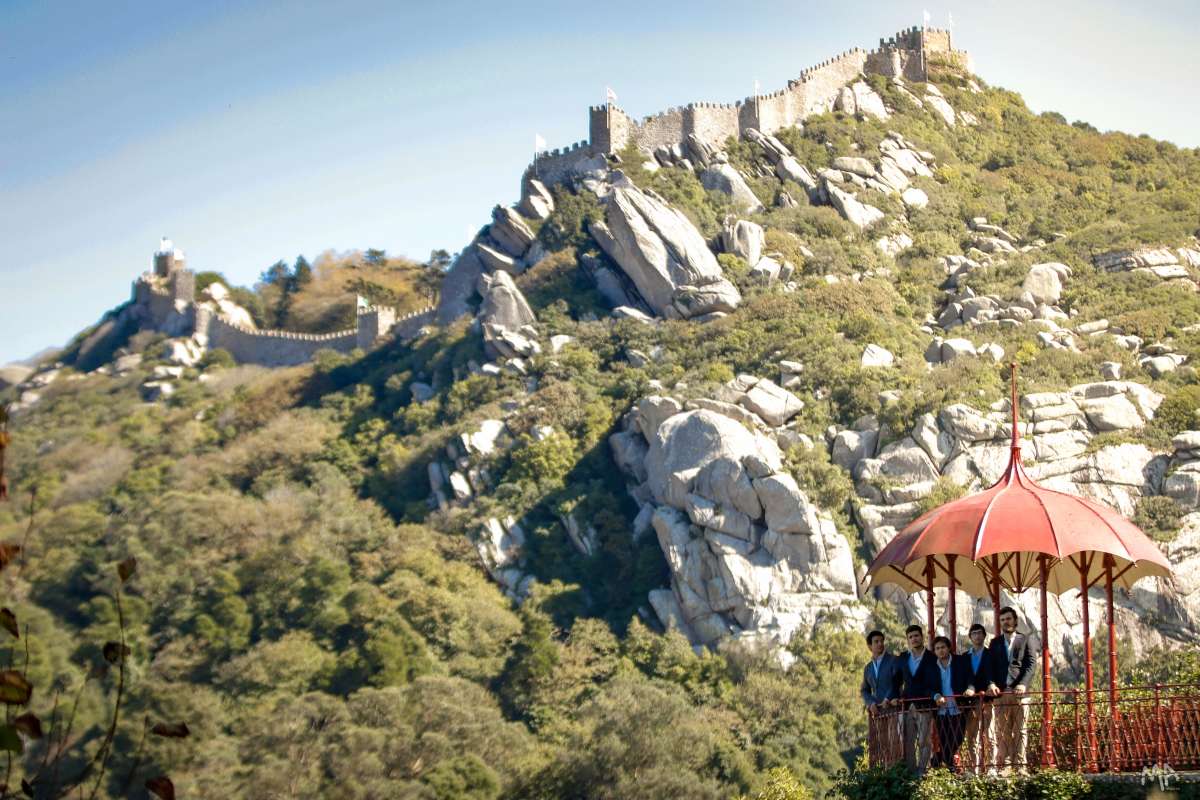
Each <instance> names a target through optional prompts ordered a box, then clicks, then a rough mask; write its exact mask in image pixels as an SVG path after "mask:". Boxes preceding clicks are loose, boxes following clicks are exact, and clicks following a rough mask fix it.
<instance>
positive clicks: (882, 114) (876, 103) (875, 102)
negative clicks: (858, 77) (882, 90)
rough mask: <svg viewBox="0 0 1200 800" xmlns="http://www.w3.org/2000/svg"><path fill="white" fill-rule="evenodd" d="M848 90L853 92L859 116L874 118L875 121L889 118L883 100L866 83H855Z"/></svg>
mask: <svg viewBox="0 0 1200 800" xmlns="http://www.w3.org/2000/svg"><path fill="white" fill-rule="evenodd" d="M850 90H851V91H852V92H854V102H855V105H856V106H857V107H858V114H859V116H863V117H874V118H875V119H887V118H888V117H890V116H891V115H890V114H888V111H887V108H886V107H885V106H884V105H883V98H882V97H880V96H879V95H878V94H877V93H876V92H875V90H874V89H872V88H871V86H870V85H869V84H868V83H867V82H866V81H856V82H855V83H854V85H853V86H851V87H850Z"/></svg>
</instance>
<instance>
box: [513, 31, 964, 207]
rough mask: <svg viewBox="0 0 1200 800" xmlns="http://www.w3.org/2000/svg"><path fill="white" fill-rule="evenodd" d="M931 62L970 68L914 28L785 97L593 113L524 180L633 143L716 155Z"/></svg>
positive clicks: (835, 61)
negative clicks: (582, 138)
mask: <svg viewBox="0 0 1200 800" xmlns="http://www.w3.org/2000/svg"><path fill="white" fill-rule="evenodd" d="M931 61H943V62H946V63H951V64H954V65H957V66H959V67H960V68H964V69H969V68H970V58H969V56H968V55H967V54H966V53H965V52H964V51H961V50H955V49H954V48H953V46H952V44H951V37H950V32H949V31H946V30H940V29H936V28H916V27H914V28H908V29H906V30H903V31H900V32H899V33H897V34H896V35H895V36H893V37H891V38H889V39H880V40H879V48H878V49H877V50H871V51H866V50H863V49H861V48H855V49H853V50H849V51H847V52H845V53H842V54H841V55H839V56H836V57H834V58H831V59H829V60H827V61H823V62H821V63H820V64H817V65H816V66H814V67H812V68H811V69H807V70H805V71H804V72H802V73H801V74H800V77H799V78H796V79H795V80H792V81H789V82H788V85H787V87H786V88H784V89H781V90H779V91H776V92H772V93H770V94H764V95H759V96H757V97H748V98H745V99H744V100H741V101H739V102H737V103H732V104H722V103H690V104H688V105H686V106H680V107H677V108H670V109H667V110H666V111H662V112H659V113H657V114H652V115H650V116H648V117H645V118H644V119H642V120H640V121H637V120H634V119H632V118H631V117H630V116H629V115H628V114H627V113H626V112H625V111H624V110H623V109H621V108H619V107H617V106H615V105H612V104H608V105H603V106H592V107H591V108H589V109H588V136H589V138H588V141H586V142H579V143H577V144H575V145H572V146H571V147H570V148H565V149H563V150H554V151H552V152H549V153H542V154H539V155H538V156H537V157H536V158H535V160H534V164H533V165H531V167H530V170H529V171H528V173H527V174H532V173H536V174H537V176H538V177H539V178H540V179H541V180H542V181H543V182H544V183H547V184H554V183H559V182H562V181H564V180H566V179H567V178H568V177H570V176H571V175H573V174H578V173H579V172H581V171H583V170H586V169H590V168H593V167H592V165H593V164H595V165H596V166H600V163H599V162H598V160H597V157H598V156H603V155H606V154H610V153H616V152H619V151H621V150H623V149H625V147H627V146H628V145H629V144H631V143H632V144H634V145H636V146H637V148H638V149H639V150H641V151H642V152H643V153H646V154H650V153H652V152H654V150H655V149H656V148H658V147H671V146H673V145H682V144H683V143H684V142H686V141H687V138H688V136H689V135H692V134H694V135H695V136H696V137H697V138H698V139H700V141H702V142H704V143H705V144H708V145H711V146H714V147H718V148H719V147H721V146H723V145H724V143H725V140H726V139H728V138H729V137H731V136H732V137H734V138H739V137H740V136H741V135H742V134H743V133H744V132H745V131H746V129H747V128H756V129H758V130H760V131H762V132H763V133H774V132H775V131H778V130H780V129H781V128H787V127H792V126H794V125H796V124H798V123H800V122H802V121H803V120H804V119H805V118H806V117H809V116H812V115H814V114H821V113H824V112H827V111H829V110H831V109H832V108H833V105H834V102H835V101H836V99H837V96H838V93H839V92H840V91H841V89H842V87H843V86H846V85H847V84H849V83H852V82H853V81H854V80H855V79H856V78H858V77H859V76H861V75H863V74H878V75H886V76H888V77H892V78H903V79H906V80H911V81H917V82H921V81H924V80H926V79H927V77H928V65H929V63H930V62H931Z"/></svg>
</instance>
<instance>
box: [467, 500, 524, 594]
mask: <svg viewBox="0 0 1200 800" xmlns="http://www.w3.org/2000/svg"><path fill="white" fill-rule="evenodd" d="M524 547H525V531H523V530H522V529H521V526H520V525H518V524H517V523H516V521H515V520H514V519H513V518H512V517H505V518H504V521H503V522H501V521H500V520H498V519H496V518H495V517H490V518H489V519H488V520H487V522H486V523H484V526H483V528H482V529H481V530H480V531H479V533H478V535H477V536H476V539H475V549H476V550H477V551H478V553H479V558H480V560H481V561H482V562H483V566H484V568H485V569H486V570H487V571H488V574H489V575H491V576H492V579H493V580H495V581H496V582H497V583H499V584H500V585H501V586H503V587H504V589H505V592H506V593H507V594H509V595H510V596H514V595H516V594H518V593H519V592H520V589H521V586H522V584H523V579H524V575H523V574H522V572H521V570H520V568H519V562H520V560H521V554H522V551H523V549H524Z"/></svg>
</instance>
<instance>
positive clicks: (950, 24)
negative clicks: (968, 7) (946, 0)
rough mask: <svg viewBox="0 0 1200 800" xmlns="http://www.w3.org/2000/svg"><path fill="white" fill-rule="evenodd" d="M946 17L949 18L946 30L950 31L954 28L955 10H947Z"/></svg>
mask: <svg viewBox="0 0 1200 800" xmlns="http://www.w3.org/2000/svg"><path fill="white" fill-rule="evenodd" d="M946 17H947V20H948V21H947V22H946V30H948V31H952V30H954V12H953V11H947V12H946Z"/></svg>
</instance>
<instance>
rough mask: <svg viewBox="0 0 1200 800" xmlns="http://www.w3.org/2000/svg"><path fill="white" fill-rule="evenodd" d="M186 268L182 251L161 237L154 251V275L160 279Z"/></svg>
mask: <svg viewBox="0 0 1200 800" xmlns="http://www.w3.org/2000/svg"><path fill="white" fill-rule="evenodd" d="M186 266H187V260H186V259H185V258H184V255H183V251H182V250H180V249H179V248H178V247H176V246H175V245H174V244H172V242H171V240H170V239H168V238H167V237H165V236H164V237H162V239H160V240H159V242H158V249H157V250H155V251H154V274H155V275H158V276H159V277H160V278H166V277H169V276H170V275H171V273H172V272H175V271H176V270H180V269H184V268H185V267H186Z"/></svg>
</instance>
